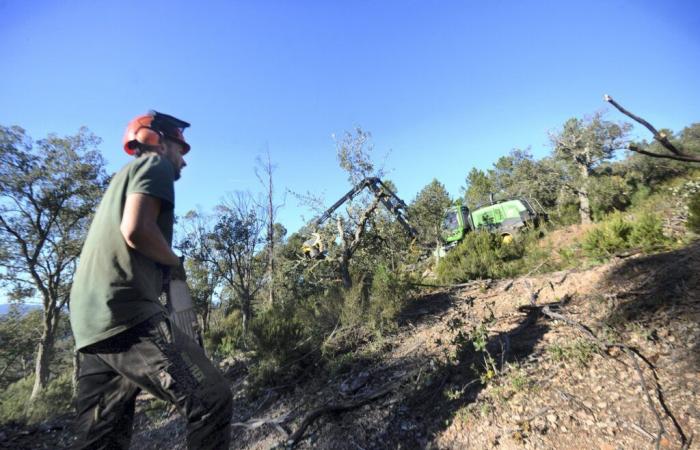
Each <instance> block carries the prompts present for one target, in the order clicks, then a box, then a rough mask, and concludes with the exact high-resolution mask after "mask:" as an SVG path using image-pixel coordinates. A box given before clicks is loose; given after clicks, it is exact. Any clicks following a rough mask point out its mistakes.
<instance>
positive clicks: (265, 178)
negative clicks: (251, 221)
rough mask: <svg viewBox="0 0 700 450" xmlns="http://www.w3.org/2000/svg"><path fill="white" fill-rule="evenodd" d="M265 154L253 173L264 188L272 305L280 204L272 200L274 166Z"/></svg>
mask: <svg viewBox="0 0 700 450" xmlns="http://www.w3.org/2000/svg"><path fill="white" fill-rule="evenodd" d="M265 155H266V159H265V160H263V159H262V158H258V159H257V165H258V167H256V168H255V175H256V176H257V177H258V180H259V181H260V184H262V185H263V186H264V188H265V200H266V202H265V206H264V208H265V211H266V213H267V214H266V215H265V220H266V222H267V223H266V226H267V235H266V248H265V251H266V253H267V283H268V302H269V306H272V305H273V304H274V303H275V225H279V224H275V217H276V216H277V210H278V209H279V208H280V207H281V205H275V202H274V195H275V189H274V185H273V182H272V181H273V180H272V174H273V172H274V171H275V166H274V165H273V164H272V161H271V160H270V151H269V150H268V151H266V152H265ZM261 172H262V173H261ZM280 226H281V225H280ZM285 233H286V230H285Z"/></svg>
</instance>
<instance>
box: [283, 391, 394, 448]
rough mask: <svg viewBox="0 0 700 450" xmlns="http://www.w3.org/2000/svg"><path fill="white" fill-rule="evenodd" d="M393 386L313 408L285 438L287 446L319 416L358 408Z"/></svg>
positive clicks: (385, 392)
mask: <svg viewBox="0 0 700 450" xmlns="http://www.w3.org/2000/svg"><path fill="white" fill-rule="evenodd" d="M395 387H396V383H390V384H389V385H387V386H385V387H383V388H381V389H378V390H376V391H374V392H373V393H371V394H369V395H366V396H364V397H362V398H360V399H356V400H354V401H349V402H342V403H332V404H330V405H326V406H321V407H320V408H316V409H314V410H313V411H311V412H309V413H308V414H306V416H305V417H304V419H303V420H302V421H301V425H299V428H298V429H297V430H296V431H295V432H294V433H292V435H291V436H290V437H289V439H288V440H287V446H288V447H294V446H295V445H297V444H298V443H299V441H300V440H301V438H302V437H303V436H304V432H305V431H306V429H307V428H308V427H309V425H311V424H312V423H313V422H314V421H315V420H316V419H318V418H319V417H321V416H323V415H325V414H331V413H340V412H343V411H349V410H351V409H355V408H359V407H360V406H363V405H366V404H367V403H369V402H372V401H374V400H377V399H379V398H381V397H384V396H385V395H387V394H388V393H390V392H391V391H393V390H394V388H395Z"/></svg>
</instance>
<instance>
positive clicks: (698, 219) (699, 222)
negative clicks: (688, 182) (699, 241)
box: [687, 193, 700, 234]
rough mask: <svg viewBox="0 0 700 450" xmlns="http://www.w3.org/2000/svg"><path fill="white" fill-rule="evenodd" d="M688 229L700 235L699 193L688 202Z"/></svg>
mask: <svg viewBox="0 0 700 450" xmlns="http://www.w3.org/2000/svg"><path fill="white" fill-rule="evenodd" d="M687 225H688V229H689V230H690V231H692V232H693V233H697V234H700V193H699V194H695V195H694V196H693V197H692V198H691V199H690V200H689V201H688V223H687Z"/></svg>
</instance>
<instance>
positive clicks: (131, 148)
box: [122, 114, 162, 155]
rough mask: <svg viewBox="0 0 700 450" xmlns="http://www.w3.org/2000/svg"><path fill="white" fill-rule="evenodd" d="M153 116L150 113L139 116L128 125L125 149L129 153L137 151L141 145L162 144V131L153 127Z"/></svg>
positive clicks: (125, 134)
mask: <svg viewBox="0 0 700 450" xmlns="http://www.w3.org/2000/svg"><path fill="white" fill-rule="evenodd" d="M152 123H153V116H152V115H150V114H147V115H143V116H138V117H136V118H135V119H134V120H132V121H131V122H129V125H127V126H126V131H125V132H124V138H123V139H122V141H123V144H124V151H125V152H126V153H128V154H129V155H133V154H134V153H136V149H137V148H138V147H139V145H148V146H156V145H158V144H160V139H161V136H162V135H161V133H159V132H158V131H156V130H154V129H153V128H151V124H152Z"/></svg>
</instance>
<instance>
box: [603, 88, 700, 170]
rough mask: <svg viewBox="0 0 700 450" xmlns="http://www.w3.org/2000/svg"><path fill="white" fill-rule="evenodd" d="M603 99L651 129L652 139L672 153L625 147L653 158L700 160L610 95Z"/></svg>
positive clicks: (632, 146)
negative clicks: (679, 147) (681, 148)
mask: <svg viewBox="0 0 700 450" xmlns="http://www.w3.org/2000/svg"><path fill="white" fill-rule="evenodd" d="M604 98H605V101H606V102H608V103H610V104H611V105H613V106H614V107H615V108H616V109H617V110H618V111H620V112H621V113H622V114H624V115H626V116H627V117H629V118H631V119H632V120H634V121H635V122H638V123H640V124H642V125H644V127H646V129H647V130H649V131H651V133H652V134H653V135H654V139H656V140H657V141H658V142H659V144H661V145H662V146H663V147H664V148H665V149H667V150H668V151H670V152H671V153H672V154H671V155H667V154H663V153H655V152H650V151H648V150H642V149H640V148H639V147H637V146H636V145H632V144H630V145H628V146H627V149H628V150H630V151H633V152H636V153H639V154H642V155H647V156H651V157H653V158H666V159H674V160H676V161H685V162H700V156H699V155H692V154H690V153H686V152H684V151H682V150H680V149H678V148H677V147H676V146H675V145H673V143H671V141H669V139H668V136H666V134H664V133H660V132H659V131H658V130H657V129H656V128H654V126H653V125H652V124H650V123H649V122H647V121H646V120H644V119H642V118H641V117H639V116H637V115H635V114H633V113H631V112H629V111H627V110H626V109H625V108H623V107H622V106H621V105H620V104H619V103H617V102H616V101H615V100H613V98H612V97H610V96H609V95H607V94H606V95H605V96H604Z"/></svg>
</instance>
